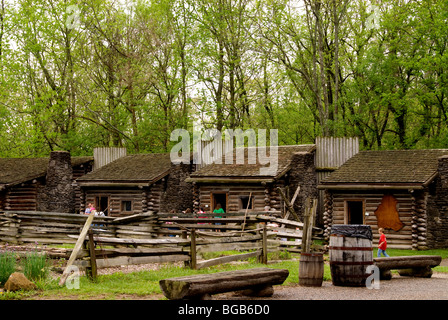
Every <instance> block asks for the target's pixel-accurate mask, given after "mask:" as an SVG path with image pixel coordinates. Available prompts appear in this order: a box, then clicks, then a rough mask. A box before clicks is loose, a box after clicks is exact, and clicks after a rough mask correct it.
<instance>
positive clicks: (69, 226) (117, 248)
mask: <svg viewBox="0 0 448 320" xmlns="http://www.w3.org/2000/svg"><path fill="white" fill-rule="evenodd" d="M88 217H89V216H87V215H80V214H66V213H48V212H29V211H4V212H0V244H1V243H3V244H5V243H8V245H9V246H11V245H22V244H27V243H38V244H39V245H44V244H45V245H53V244H64V243H72V244H76V242H77V240H79V236H80V232H81V230H82V229H83V227H85V225H86V222H88V221H87V219H88ZM204 217H206V218H204ZM90 218H91V219H92V221H91V222H88V223H87V225H88V226H90V228H89V229H90V234H89V237H88V238H86V239H83V240H82V241H84V242H85V245H84V246H83V248H81V249H80V248H78V246H79V243H78V246H77V247H76V249H79V251H78V252H76V253H75V256H76V259H75V261H74V262H73V263H74V264H77V265H79V266H82V267H86V268H92V267H95V266H94V265H92V264H93V261H94V263H95V264H96V268H105V267H112V266H119V265H127V264H144V263H155V262H174V261H184V262H185V264H186V265H189V266H190V267H192V268H194V269H200V268H205V267H208V266H212V265H216V264H220V263H227V262H230V261H236V260H242V259H248V258H251V257H258V259H259V261H261V262H264V263H266V262H267V253H268V252H272V251H283V250H288V251H290V252H300V251H301V238H302V230H303V223H302V222H298V221H293V220H287V219H279V218H277V217H274V216H268V215H266V213H259V214H256V213H255V214H251V215H244V216H241V215H236V214H226V215H223V218H214V217H213V214H208V215H206V214H201V217H196V216H193V215H191V214H190V215H187V214H166V213H158V214H154V213H152V212H148V213H144V214H135V215H131V216H126V217H119V218H116V217H98V216H94V217H90ZM217 223H219V224H217ZM243 226H244V227H243ZM243 228H244V230H243ZM84 231H85V230H84ZM320 233H321V230H320V229H318V228H313V235H314V236H316V235H318V234H320ZM84 235H87V233H86V234H84ZM80 241H81V240H80ZM89 241H90V245H87V243H88V242H89ZM228 250H238V251H244V252H243V253H240V254H235V255H232V256H226V257H218V258H214V259H210V260H208V261H202V260H201V256H202V254H203V253H206V252H216V251H228ZM73 251H74V250H71V249H66V250H65V251H64V250H62V249H61V250H57V252H55V251H54V250H51V251H49V253H50V255H52V256H53V257H65V258H67V259H69V258H70V257H71V256H72V255H73ZM64 254H65V256H64ZM92 257H93V258H92Z"/></svg>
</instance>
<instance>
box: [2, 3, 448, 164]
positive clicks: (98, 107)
mask: <svg viewBox="0 0 448 320" xmlns="http://www.w3.org/2000/svg"><path fill="white" fill-rule="evenodd" d="M1 6H2V7H1V10H0V12H1V15H2V19H0V24H1V26H0V30H1V31H0V117H1V118H2V121H1V123H0V156H3V157H4V156H14V157H29V156H45V155H48V153H49V151H51V150H60V149H64V150H69V151H71V152H72V154H73V155H91V153H92V149H93V148H94V147H98V146H125V147H127V149H128V150H129V152H130V153H138V152H165V151H169V149H170V147H171V145H172V143H171V141H170V139H169V137H170V133H171V131H172V130H174V129H176V128H185V129H189V130H191V127H192V123H193V121H198V122H199V123H200V124H201V125H203V126H204V127H205V128H211V127H216V128H218V129H226V128H230V129H235V128H241V129H243V130H245V129H247V128H252V129H257V128H263V129H271V128H274V129H278V130H279V140H280V143H281V144H296V143H310V142H314V139H315V137H316V136H319V135H334V136H342V135H345V136H358V137H359V138H360V141H361V144H362V148H364V149H396V148H446V147H447V146H448V106H447V97H448V71H447V70H448V68H447V67H448V50H447V49H448V47H447V46H448V24H447V22H446V21H447V19H448V13H447V12H448V5H447V2H446V1H443V0H424V1H398V0H386V1H381V2H380V1H364V0H355V1H348V0H342V1H326V2H325V1H324V2H315V1H304V2H303V3H301V4H300V5H297V6H295V5H294V4H293V3H290V2H288V1H285V0H271V1H257V0H245V1H235V0H225V1H221V2H219V3H212V2H210V1H207V0H200V1H192V0H161V1H149V0H139V1H121V2H120V1H118V2H117V1H112V0H95V1H89V2H76V1H66V2H54V1H52V0H35V1H30V0H19V1H13V0H5V1H2V3H1ZM70 6H75V7H74V8H76V10H73V7H70ZM70 8H72V10H69V9H70ZM372 19H373V20H372ZM73 21H79V23H78V24H76V23H75V24H73V23H71V22H73ZM372 21H374V22H375V23H371V22H372Z"/></svg>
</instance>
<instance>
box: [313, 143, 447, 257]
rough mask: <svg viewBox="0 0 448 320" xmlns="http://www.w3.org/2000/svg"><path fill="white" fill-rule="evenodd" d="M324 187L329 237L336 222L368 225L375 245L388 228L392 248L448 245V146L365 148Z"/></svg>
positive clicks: (322, 186) (320, 185)
mask: <svg viewBox="0 0 448 320" xmlns="http://www.w3.org/2000/svg"><path fill="white" fill-rule="evenodd" d="M318 188H319V189H322V190H325V212H324V228H325V235H326V236H327V237H329V235H330V232H331V226H332V224H366V225H370V226H371V227H372V231H373V234H374V244H377V243H378V239H379V235H378V228H379V227H382V228H384V229H385V234H386V237H387V241H388V247H389V248H398V249H414V250H423V249H427V248H441V247H447V246H448V149H433V150H382V151H361V152H360V153H358V154H357V155H355V156H353V157H352V158H351V159H349V160H348V161H347V162H346V163H345V164H343V165H342V166H341V167H340V168H339V169H337V170H336V171H334V172H333V173H332V174H330V175H329V176H328V177H327V178H325V179H324V180H322V181H321V182H320V183H319V186H318Z"/></svg>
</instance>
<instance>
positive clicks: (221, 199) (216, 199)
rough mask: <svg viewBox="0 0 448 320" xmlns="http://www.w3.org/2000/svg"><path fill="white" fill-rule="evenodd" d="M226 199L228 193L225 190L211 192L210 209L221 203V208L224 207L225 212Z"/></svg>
mask: <svg viewBox="0 0 448 320" xmlns="http://www.w3.org/2000/svg"><path fill="white" fill-rule="evenodd" d="M227 200H228V193H227V192H212V194H211V206H212V207H211V210H212V212H213V210H215V209H216V206H217V204H218V203H219V204H221V208H223V209H224V212H227Z"/></svg>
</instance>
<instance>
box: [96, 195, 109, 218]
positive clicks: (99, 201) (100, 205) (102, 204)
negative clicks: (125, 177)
mask: <svg viewBox="0 0 448 320" xmlns="http://www.w3.org/2000/svg"><path fill="white" fill-rule="evenodd" d="M95 209H96V211H98V212H101V211H102V212H104V215H105V216H108V215H109V197H107V196H98V197H95Z"/></svg>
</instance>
